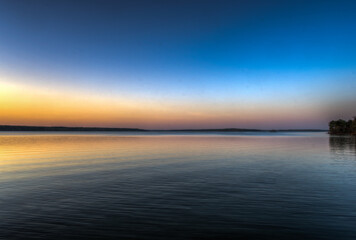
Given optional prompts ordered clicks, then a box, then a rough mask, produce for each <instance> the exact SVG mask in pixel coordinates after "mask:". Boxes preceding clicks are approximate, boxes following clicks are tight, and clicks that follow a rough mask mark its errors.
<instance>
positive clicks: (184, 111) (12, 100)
mask: <svg viewBox="0 0 356 240" xmlns="http://www.w3.org/2000/svg"><path fill="white" fill-rule="evenodd" d="M287 111H288V109H286V108H284V107H283V106H279V107H278V108H273V106H266V105H261V104H259V105H253V106H252V107H251V106H246V105H239V106H236V104H235V105H228V106H227V107H226V106H221V105H217V104H215V105H214V104H211V103H207V102H203V103H201V104H197V103H189V102H182V103H178V104H177V103H176V102H175V103H171V102H168V103H167V102H166V103H162V102H155V101H152V102H147V101H146V102H145V101H144V100H142V99H141V100H133V99H124V98H120V97H116V96H115V97H112V96H111V97H106V96H100V95H94V94H88V93H87V94H84V93H82V92H79V93H77V92H74V91H73V90H71V91H64V90H63V89H62V90H53V89H43V88H38V87H33V86H26V85H24V84H12V83H8V82H6V81H0V125H32V126H34V125H37V126H94V127H131V128H146V129H182V128H224V127H226V128H228V127H242V128H261V127H260V126H261V123H263V124H267V127H268V124H269V123H275V122H276V121H277V122H288V121H289V122H291V121H294V122H297V121H301V120H303V119H300V115H299V113H298V110H294V111H293V112H289V113H288V114H286V112H287ZM282 127H283V126H282ZM262 128H263V127H262Z"/></svg>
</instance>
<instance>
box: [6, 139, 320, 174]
mask: <svg viewBox="0 0 356 240" xmlns="http://www.w3.org/2000/svg"><path fill="white" fill-rule="evenodd" d="M291 141H292V142H293V144H291ZM310 141H312V140H310ZM322 144H323V143H322V142H321V143H320V141H312V144H309V145H308V140H307V141H306V140H305V139H302V138H288V137H247V136H202V135H195V136H194V135H193V136H184V135H183V136H177V135H168V136H167V135H166V136H161V135H154V136H149V135H137V136H135V135H127V136H120V135H95V134H91V135H85V134H77V135H76V134H69V135H65V134H57V135H56V134H52V135H51V134H49V135H46V134H44V135H36V134H34V135H0V172H1V176H0V180H1V179H13V178H23V177H38V176H46V175H57V174H70V173H72V172H81V171H102V170H109V169H113V168H114V169H115V168H122V167H125V168H129V167H137V166H140V165H142V166H147V165H155V164H156V165H162V164H172V163H176V162H180V163H181V162H186V161H209V160H212V159H214V160H216V159H226V158H231V157H232V158H233V157H234V156H238V157H240V159H239V161H242V159H243V157H244V156H249V158H248V159H244V160H245V161H246V160H251V161H253V160H254V156H257V157H256V159H261V158H258V156H264V155H271V156H273V155H274V154H277V152H278V154H279V155H280V154H289V155H293V154H301V152H302V151H313V150H315V149H316V148H318V147H315V146H316V145H318V146H319V148H320V146H323V145H322ZM307 146H314V147H307Z"/></svg>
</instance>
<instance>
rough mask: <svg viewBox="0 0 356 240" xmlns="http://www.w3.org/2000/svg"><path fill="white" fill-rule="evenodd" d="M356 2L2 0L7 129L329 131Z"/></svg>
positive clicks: (354, 101) (346, 111)
mask: <svg viewBox="0 0 356 240" xmlns="http://www.w3.org/2000/svg"><path fill="white" fill-rule="evenodd" d="M355 12H356V1H352V0H350V1H342V0H338V1H328V0H323V1H310V0H309V1H303V0H287V1H286V0H245V1H240V0H235V1H227V0H220V1H218V0H216V1H209V0H205V1H203V0H196V1H194V0H190V1H184V0H182V1H173V0H171V1H169V0H166V1H156V0H142V1H138V0H127V1H119V0H117V1H99V0H98V1H91V0H87V1H79V0H78V1H56V0H53V1H45V0H22V1H20V0H0V125H4V124H8V125H41V126H97V127H137V128H145V129H186V128H235V127H236V128H260V129H291V128H297V129H302V128H303V129H305V128H318V129H326V128H327V126H328V122H329V121H330V120H332V119H338V118H345V119H349V118H351V117H353V116H355V115H356V44H355V43H356V14H355Z"/></svg>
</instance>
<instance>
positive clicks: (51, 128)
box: [0, 125, 327, 132]
mask: <svg viewBox="0 0 356 240" xmlns="http://www.w3.org/2000/svg"><path fill="white" fill-rule="evenodd" d="M0 131H31V132H32V131H34V132H37V131H38V132H41V131H55V132H327V130H324V129H278V130H275V129H270V130H263V129H247V128H221V129H171V130H152V129H140V128H105V127H57V126H20V125H0Z"/></svg>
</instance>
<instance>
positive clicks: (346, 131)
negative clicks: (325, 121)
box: [329, 117, 356, 135]
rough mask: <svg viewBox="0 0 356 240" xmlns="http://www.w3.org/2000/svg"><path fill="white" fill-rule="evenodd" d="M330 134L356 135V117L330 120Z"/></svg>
mask: <svg viewBox="0 0 356 240" xmlns="http://www.w3.org/2000/svg"><path fill="white" fill-rule="evenodd" d="M329 134H331V135H356V117H354V119H353V120H348V121H345V120H343V119H339V120H336V121H335V120H333V121H331V122H329Z"/></svg>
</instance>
